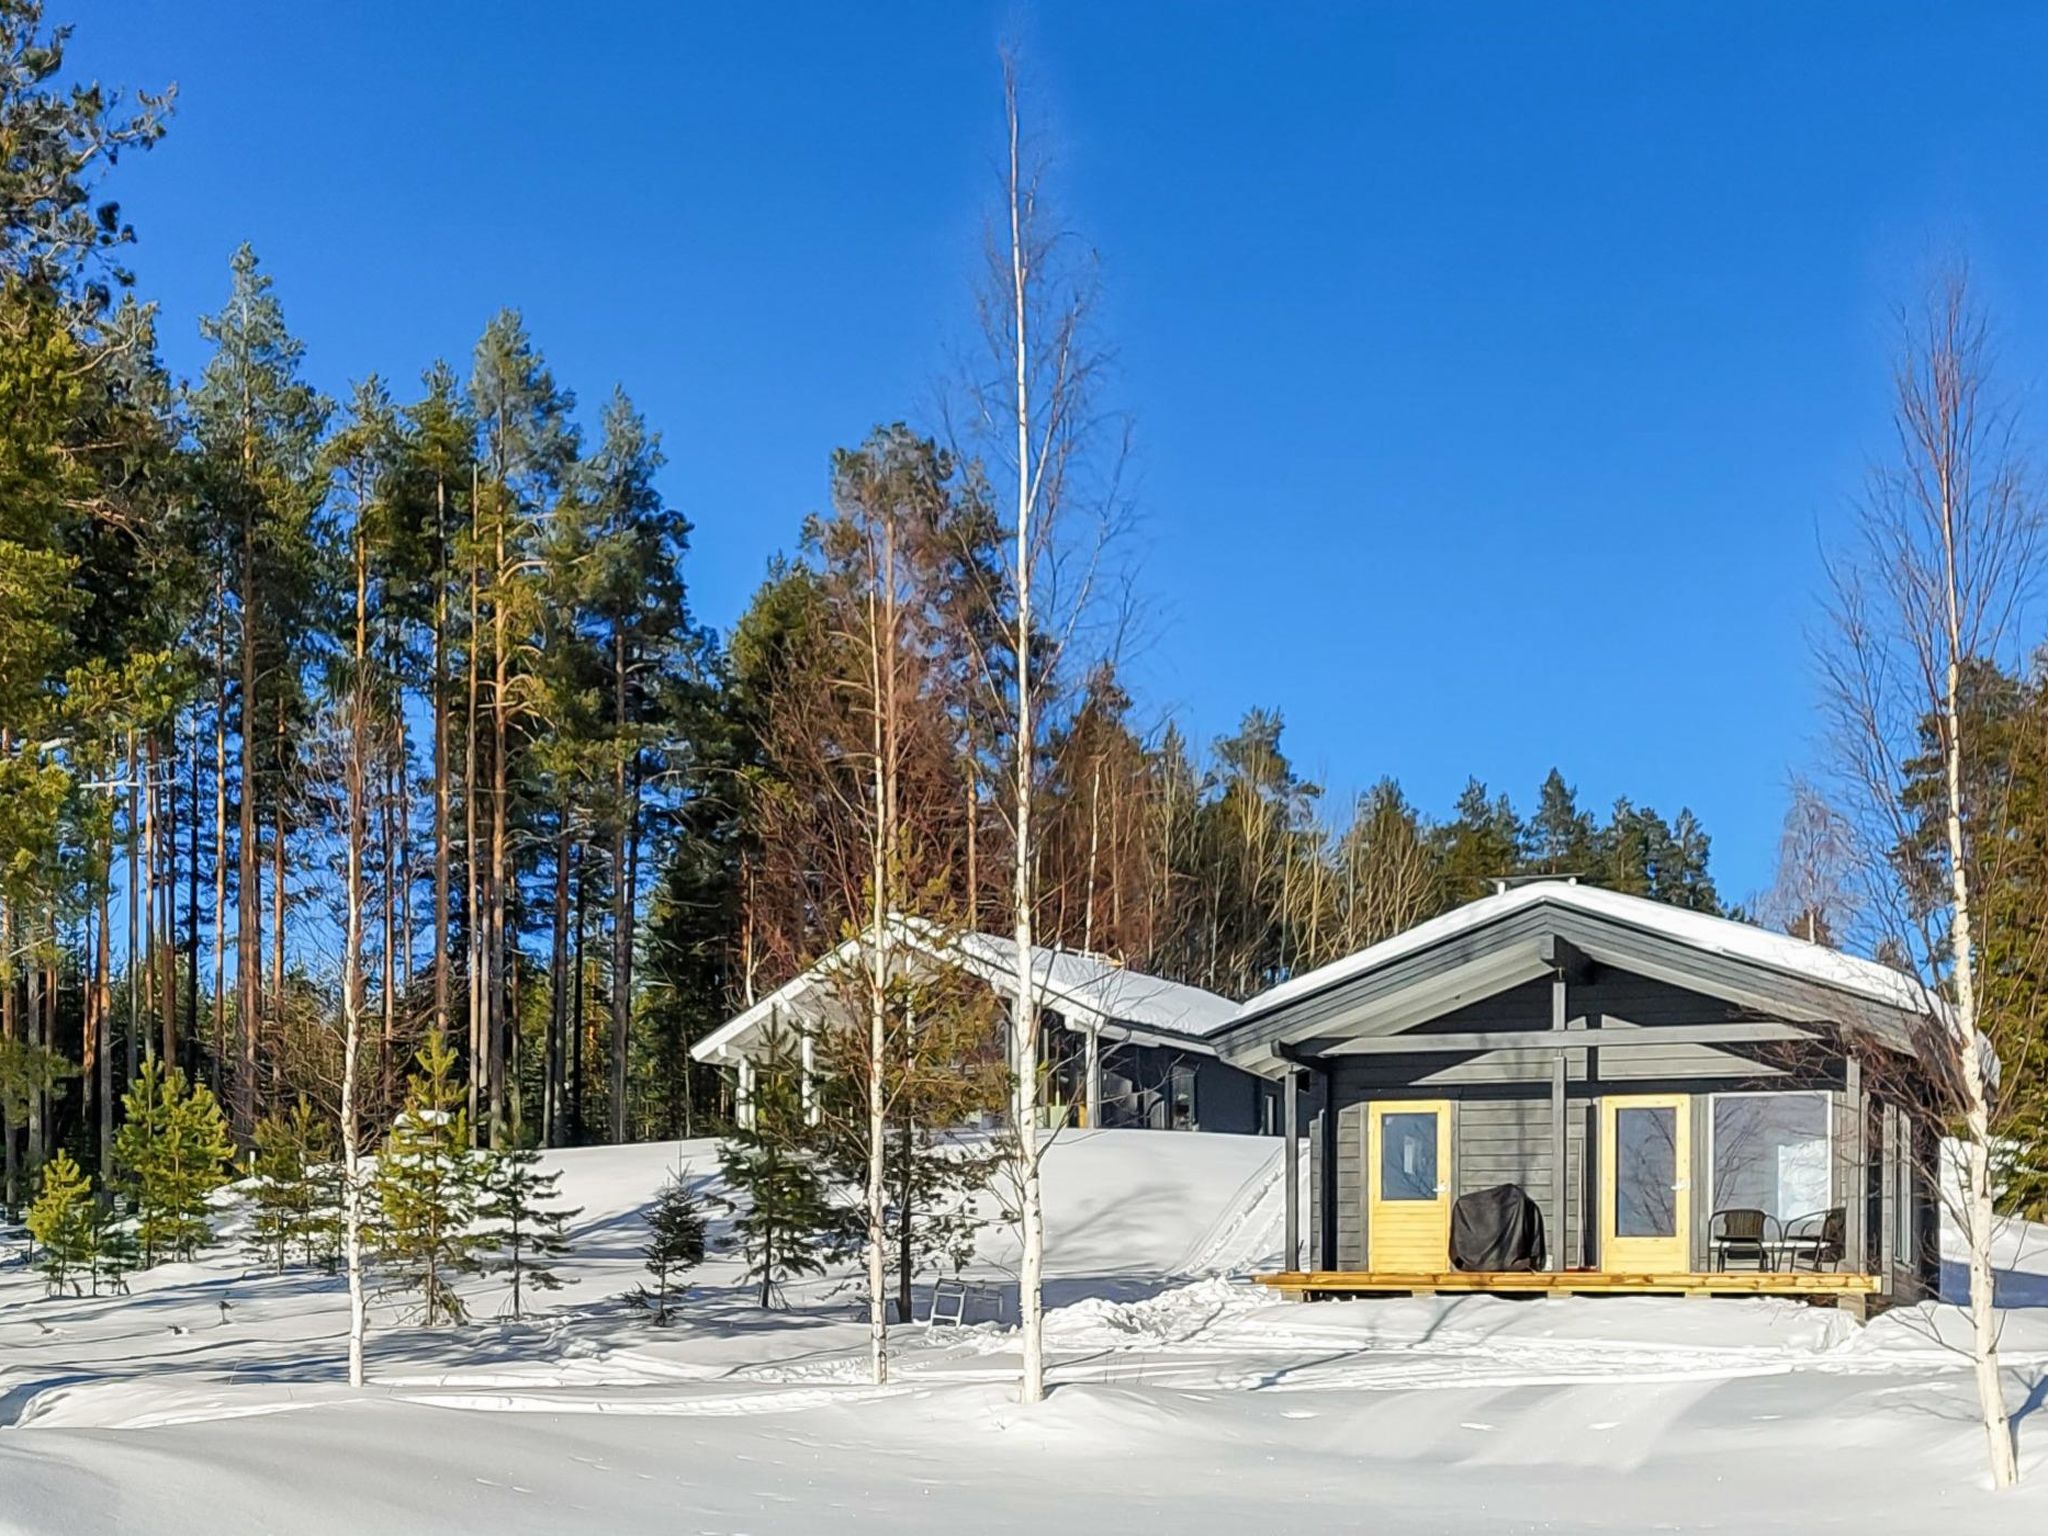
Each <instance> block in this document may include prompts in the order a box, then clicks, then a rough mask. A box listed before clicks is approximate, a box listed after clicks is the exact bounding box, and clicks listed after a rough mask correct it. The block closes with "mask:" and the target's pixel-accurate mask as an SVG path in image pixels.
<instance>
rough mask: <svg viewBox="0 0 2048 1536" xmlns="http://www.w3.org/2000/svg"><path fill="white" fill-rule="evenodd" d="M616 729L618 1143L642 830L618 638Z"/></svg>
mask: <svg viewBox="0 0 2048 1536" xmlns="http://www.w3.org/2000/svg"><path fill="white" fill-rule="evenodd" d="M612 726H613V729H614V730H616V731H617V732H618V735H619V747H620V752H619V761H618V766H617V769H616V770H615V778H614V784H613V789H614V794H615V797H616V798H615V801H614V811H613V815H614V818H615V819H614V821H613V824H612V1053H611V1058H612V1059H611V1066H612V1076H611V1085H612V1106H611V1108H612V1141H613V1142H614V1143H615V1144H616V1143H620V1142H623V1141H625V1139H626V1052H627V1050H628V1048H629V1047H630V1045H631V1042H632V1028H633V1011H632V1010H633V892H632V888H631V887H632V881H631V878H630V876H629V874H628V871H627V867H626V862H627V861H626V855H627V850H628V848H629V847H630V846H631V844H632V842H633V841H634V838H635V835H636V834H637V833H638V831H639V828H638V826H637V822H638V820H639V817H638V810H639V807H638V806H637V805H634V806H629V805H628V803H627V798H626V796H627V779H628V777H629V774H630V772H631V770H630V768H629V767H628V765H627V762H626V756H627V754H626V752H625V750H624V747H625V734H626V634H625V630H624V629H623V628H621V629H617V630H615V631H614V632H613V636H612Z"/></svg>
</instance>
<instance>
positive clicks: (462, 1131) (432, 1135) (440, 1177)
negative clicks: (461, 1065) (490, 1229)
mask: <svg viewBox="0 0 2048 1536" xmlns="http://www.w3.org/2000/svg"><path fill="white" fill-rule="evenodd" d="M415 1059H416V1060H417V1061H418V1063H419V1070H418V1071H417V1072H415V1073H414V1074H413V1075H412V1077H411V1080H410V1081H409V1082H408V1083H407V1085H406V1091H405V1108H404V1109H403V1110H402V1111H401V1112H400V1113H399V1116H398V1122H397V1124H396V1125H394V1126H393V1127H392V1128H391V1134H390V1136H389V1137H387V1138H386V1140H385V1144H384V1153H383V1155H382V1156H381V1157H379V1158H378V1159H377V1174H376V1198H377V1207H378V1211H379V1214H380V1216H381V1220H380V1222H379V1232H378V1246H379V1249H380V1251H381V1254H382V1257H383V1260H384V1262H385V1264H386V1265H387V1266H388V1268H389V1270H390V1273H391V1277H392V1281H393V1283H394V1286H395V1288H396V1289H398V1290H401V1291H410V1292H412V1293H414V1294H415V1295H417V1296H418V1298H419V1313H420V1317H421V1320H422V1321H423V1322H425V1324H426V1325H427V1326H428V1327H429V1328H431V1327H433V1326H434V1325H435V1324H436V1323H442V1322H450V1323H460V1322H462V1321H463V1319H464V1318H465V1316H466V1315H467V1314H466V1313H465V1311H464V1308H463V1304H462V1298H461V1296H460V1295H459V1294H458V1293H457V1292H456V1290H455V1282H456V1281H457V1280H458V1279H459V1278H461V1277H462V1276H463V1275H468V1274H474V1273H476V1271H477V1269H478V1267H479V1264H480V1249H481V1247H482V1238H481V1236H480V1234H478V1232H477V1231H476V1230H475V1221H476V1215H477V1196H478V1187H477V1186H478V1181H477V1173H478V1169H477V1166H476V1158H475V1155H474V1154H473V1153H472V1152H471V1151H470V1145H469V1115H468V1112H467V1111H466V1110H465V1109H464V1108H463V1105H462V1100H463V1087H462V1085H461V1084H460V1083H458V1082H457V1081H456V1080H455V1051H454V1049H453V1048H452V1047H451V1046H450V1045H449V1044H448V1041H447V1038H446V1037H445V1036H443V1035H442V1034H441V1033H440V1032H439V1031H438V1030H436V1031H434V1032H432V1033H430V1034H429V1035H428V1036H427V1041H426V1044H425V1045H423V1046H421V1047H420V1051H419V1054H418V1056H417V1057H416V1058H415Z"/></svg>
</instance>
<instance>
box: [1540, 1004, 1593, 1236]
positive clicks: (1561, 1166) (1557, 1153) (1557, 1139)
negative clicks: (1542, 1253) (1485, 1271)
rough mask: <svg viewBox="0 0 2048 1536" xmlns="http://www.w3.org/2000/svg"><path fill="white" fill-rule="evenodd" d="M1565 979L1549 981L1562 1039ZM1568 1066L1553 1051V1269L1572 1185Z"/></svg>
mask: <svg viewBox="0 0 2048 1536" xmlns="http://www.w3.org/2000/svg"><path fill="white" fill-rule="evenodd" d="M1564 978H1565V973H1564V972H1563V971H1562V970H1560V971H1559V972H1558V973H1557V974H1556V975H1555V976H1553V977H1552V978H1551V980H1550V1028H1551V1032H1552V1033H1553V1034H1556V1035H1558V1036H1560V1037H1561V1036H1563V1035H1564V1034H1566V1032H1567V1031H1566V1028H1565V1023H1566V1017H1565V1015H1566V1009H1565V979H1564ZM1572 1033H1584V1031H1572ZM1565 1066H1566V1057H1565V1054H1564V1052H1563V1051H1561V1050H1560V1051H1557V1052H1554V1053H1553V1054H1552V1056H1551V1058H1550V1241H1549V1243H1548V1244H1546V1245H1545V1246H1546V1247H1548V1248H1549V1250H1550V1267H1551V1268H1552V1269H1563V1268H1564V1244H1565V1230H1566V1222H1567V1217H1568V1216H1569V1215H1570V1206H1569V1204H1568V1202H1569V1200H1570V1198H1571V1197H1570V1186H1569V1185H1568V1184H1567V1183H1566V1181H1565V1176H1566V1173H1567V1171H1568V1169H1569V1168H1570V1165H1571V1157H1570V1151H1571V1139H1570V1136H1569V1135H1568V1133H1567V1132H1566V1129H1565V1118H1564V1117H1565Z"/></svg>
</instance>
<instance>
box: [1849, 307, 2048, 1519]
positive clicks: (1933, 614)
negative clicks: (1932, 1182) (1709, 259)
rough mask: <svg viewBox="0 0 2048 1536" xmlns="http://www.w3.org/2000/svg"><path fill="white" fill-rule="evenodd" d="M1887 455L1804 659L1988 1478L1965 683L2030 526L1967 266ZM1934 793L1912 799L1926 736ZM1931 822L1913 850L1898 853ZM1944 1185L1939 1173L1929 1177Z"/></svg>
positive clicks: (1919, 359) (1925, 310)
mask: <svg viewBox="0 0 2048 1536" xmlns="http://www.w3.org/2000/svg"><path fill="white" fill-rule="evenodd" d="M1900 328H1901V346H1900V351H1899V356H1898V361H1897V363H1896V365H1895V368H1894V373H1893V388H1894V403H1893V413H1892V424H1893V429H1894V433H1895V437H1896V444H1895V451H1894V456H1893V457H1892V458H1891V459H1890V460H1889V462H1886V463H1883V464H1881V465H1879V466H1878V467H1876V468H1875V469H1873V471H1872V473H1871V475H1870V478H1869V484H1868V487H1867V489H1866V492H1865V494H1864V496H1863V498H1862V500H1861V502H1860V504H1859V506H1858V508H1857V516H1856V521H1855V529H1854V535H1853V538H1852V541H1851V544H1850V547H1849V549H1848V550H1847V551H1846V552H1845V553H1844V554H1842V555H1841V556H1840V557H1839V558H1835V559H1833V560H1831V562H1830V577H1831V585H1832V597H1831V602H1830V610H1831V618H1832V621H1833V622H1832V625H1831V635H1830V639H1829V642H1828V643H1827V645H1826V646H1825V647H1824V648H1823V651H1822V655H1821V663H1822V667H1823V671H1824V676H1825V678H1826V681H1827V684H1828V704H1829V707H1830V711H1831V715H1832V726H1833V745H1834V748H1835V752H1836V755H1837V762H1838V767H1839V769H1840V771H1841V775H1842V778H1843V780H1844V788H1845V797H1846V798H1847V799H1848V800H1849V801H1850V803H1852V804H1853V805H1854V807H1855V810H1856V813H1857V816H1858V820H1859V822H1860V832H1861V834H1862V836H1861V839H1860V841H1861V844H1862V847H1863V848H1864V850H1865V855H1866V856H1865V857H1864V859H1863V860H1862V861H1861V865H1862V876H1863V878H1864V880H1865V882H1866V883H1867V885H1868V887H1869V890H1868V892H1867V893H1866V896H1867V899H1868V901H1869V904H1870V911H1871V913H1872V915H1873V918H1874V919H1875V920H1876V922H1877V923H1878V924H1879V925H1880V927H1881V929H1882V930H1883V931H1882V933H1881V937H1882V938H1883V939H1884V940H1885V941H1887V942H1888V944H1889V945H1890V946H1892V947H1893V948H1895V950H1896V952H1898V953H1899V954H1901V955H1903V956H1910V958H1911V959H1912V960H1913V961H1914V962H1915V963H1916V965H1917V969H1918V972H1919V975H1920V977H1921V980H1922V983H1923V986H1924V987H1925V989H1926V992H1925V996H1926V1004H1925V1019H1924V1027H1923V1028H1922V1030H1921V1031H1920V1050H1921V1055H1922V1057H1923V1059H1924V1061H1925V1064H1926V1066H1927V1068H1928V1076H1929V1078H1930V1079H1931V1080H1932V1081H1933V1082H1934V1083H1935V1084H1936V1085H1937V1091H1939V1092H1941V1093H1942V1094H1943V1095H1944V1097H1945V1100H1946V1102H1944V1103H1943V1104H1942V1106H1941V1107H1942V1108H1943V1109H1944V1110H1946V1111H1947V1112H1948V1113H1949V1116H1950V1118H1951V1120H1952V1122H1953V1123H1954V1124H1956V1125H1957V1126H1958V1127H1959V1129H1960V1153H1961V1157H1960V1160H1961V1164H1962V1167H1961V1180H1960V1189H1959V1190H1957V1191H1956V1192H1955V1194H1954V1197H1953V1199H1952V1204H1953V1207H1954V1212H1953V1214H1954V1215H1955V1218H1956V1221H1957V1225H1958V1227H1959V1229H1960V1231H1961V1233H1962V1236H1963V1240H1964V1242H1965V1244H1966V1246H1967V1250H1968V1270H1969V1288H1970V1294H1969V1316H1970V1339H1971V1344H1970V1354H1971V1360H1972V1364H1973V1366H1974V1370H1975V1377H1976V1386H1977V1398H1978V1405H1979V1408H1980V1411H1981V1414H1982V1418H1983V1424H1984V1431H1985V1437H1986V1441H1987V1447H1988V1451H1989V1455H1990V1467H1991V1480H1992V1483H1993V1484H1994V1486H1997V1487H2001V1488H2003V1487H2006V1486H2009V1485H2010V1484H2012V1483H2013V1482H2015V1481H2016V1480H2017V1478H2018V1475H2019V1471H2018V1465H2017V1458H2016V1454H2015V1446H2014V1441H2013V1434H2012V1425H2011V1422H2010V1418H2009V1416H2008V1413H2007V1410H2006V1405H2005V1397H2004V1388H2003V1383H2002V1381H2001V1378H2000V1374H1999V1359H1998V1333H1999V1321H1998V1313H1997V1310H1996V1306H1995V1298H1994V1294H1993V1275H1992V1238H1993V1234H1994V1228H1995V1224H1996V1221H1997V1216H1996V1213H1995V1210H1994V1205H1993V1199H1994V1192H1995V1191H1994V1174H1993V1167H1992V1160H1993V1153H1994V1148H1995V1138H1996V1135H1997V1120H1998V1114H1999V1108H2000V1103H1999V1099H2000V1085H1999V1082H1998V1079H1997V1075H1996V1069H1995V1065H1994V1058H1993V1057H1992V1054H1991V1052H1990V1051H1989V1050H1988V1049H1986V1046H1987V1044H1988V1042H1987V1041H1986V1039H1985V1037H1984V1035H1983V1034H1982V1033H1981V1020H1982V996H1983V986H1982V982H1983V978H1982V975H1981V972H1980V965H1981V956H1982V953H1983V950H1984V946H1985V944H1986V941H1987V938H1989V937H1991V936H1990V935H1988V934H1987V932H1986V931H1985V928H1984V925H1983V922H1982V914H1981V900H1982V894H1983V893H1982V892H1981V890H1979V889H1978V888H1977V885H1976V883H1975V882H1973V875H1975V874H1977V873H1979V872H1980V870H1981V866H1980V865H1979V863H1978V861H1977V857H1976V854H1977V851H1978V849H1979V848H1981V847H1983V846H1987V845H1988V844H1989V843H1990V842H1993V841H1995V840H1996V836H1997V828H1998V826H1999V824H2000V822H2001V821H2002V819H2003V818H2004V816H2005V815H2006V807H2005V806H2004V805H2002V804H2001V803H1999V801H2000V797H1999V796H1998V795H1996V794H1995V793H1991V794H1986V795H1982V796H1976V795H1972V794H1970V793H1967V792H1966V785H1967V784H1968V782H1969V780H1970V775H1969V773H1968V768H1967V765H1968V764H1970V763H1971V762H1972V760H1973V759H1974V758H1975V756H1976V754H1977V752H1978V749H1979V743H1978V742H1977V741H1976V740H1975V737H1974V735H1973V732H1972V730H1971V728H1970V719H1971V717H1970V715H1969V713H1968V711H1967V710H1966V708H1965V687H1966V678H1967V677H1968V675H1969V674H1970V673H1971V671H1972V670H1973V669H1974V668H1976V667H1978V666H1980V665H1982V664H1985V663H1989V664H1992V665H1996V664H1997V663H1998V662H1999V661H2000V660H2001V658H2004V657H2006V656H2007V655H2008V654H2009V653H2010V651H2011V650H2012V648H2013V646H2014V645H2015V643H2016V636H2015V627H2016V622H2017V621H2018V620H2019V619H2020V618H2021V617H2022V615H2023V613H2024V609H2025V604H2026V602H2027V599H2028V598H2029V596H2030V595H2031V594H2032V592H2033V590H2034V586H2035V580H2036V577H2037V574H2038V557H2039V552H2040V532H2041V518H2040V510H2039V506H2038V504H2037V502H2036V501H2035V499H2034V497H2033V494H2032V490H2031V487H2030V486H2029V485H2028V483H2027V481H2026V478H2025V475H2024V472H2023V467H2022V464H2021V461H2020V458H2019V455H2018V453H2017V451H2016V449H2015V447H2014V443H2013V425H2014V424H2013V420H2012V417H2011V414H2010V412H2009V411H2008V410H2007V409H2005V407H2004V406H2003V405H2002V404H2001V402H2000V401H1999V400H1998V398H1997V397H1996V395H1995V394H1994V392H1993V387H1992V383H1991V373H1990V369H1991V346H1990V338H1989V334H1988V331H1987V327H1986V323H1985V320H1984V318H1983V316H1982V314H1981V313H1980V311H1979V310H1978V309H1977V308H1976V306H1975V304H1974V302H1973V300H1972V298H1971V295H1970V292H1969V289H1968V284H1967V280H1966V277H1965V275H1964V274H1963V273H1962V272H1961V271H1952V272H1949V273H1946V274H1944V275H1942V276H1941V277H1940V278H1938V279H1937V280H1936V281H1935V282H1934V283H1933V284H1932V285H1931V287H1930V289H1929V291H1928V294H1927V296H1926V300H1925V303H1924V305H1923V306H1922V307H1921V308H1919V309H1916V310H1914V311H1911V312H1907V313H1902V315H1901V317H1900ZM1930 746H1931V749H1932V754H1933V756H1934V758H1935V761H1936V772H1937V780H1936V782H1937V783H1938V785H1939V788H1938V790H1937V791H1935V793H1934V796H1933V803H1932V805H1931V806H1927V807H1925V808H1924V809H1923V807H1921V806H1920V805H1918V804H1916V801H1915V796H1914V795H1913V794H1912V793H1911V782H1912V779H1913V777H1914V774H1915V759H1916V758H1917V757H1918V756H1919V755H1920V753H1921V752H1922V750H1923V748H1925V747H1930ZM1928 823H1931V824H1932V825H1933V827H1935V828H1937V829H1938V833H1937V839H1936V841H1935V842H1934V844H1933V847H1932V848H1931V849H1930V850H1929V857H1928V858H1926V859H1924V860H1922V859H1907V858H1901V857H1899V856H1898V853H1899V851H1900V850H1905V849H1910V848H1912V847H1914V846H1915V844H1916V843H1917V842H1919V841H1920V840H1921V839H1920V838H1919V836H1918V833H1919V831H1920V829H1921V828H1922V827H1923V826H1924V825H1926V824H1928ZM1944 1189H1946V1183H1945V1182H1944Z"/></svg>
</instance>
